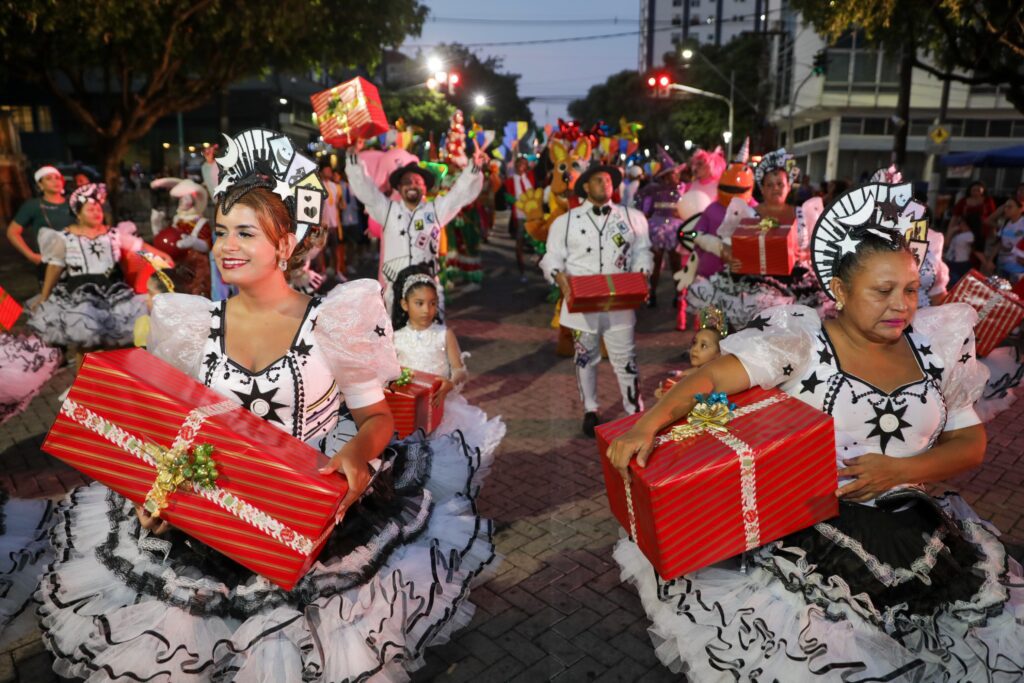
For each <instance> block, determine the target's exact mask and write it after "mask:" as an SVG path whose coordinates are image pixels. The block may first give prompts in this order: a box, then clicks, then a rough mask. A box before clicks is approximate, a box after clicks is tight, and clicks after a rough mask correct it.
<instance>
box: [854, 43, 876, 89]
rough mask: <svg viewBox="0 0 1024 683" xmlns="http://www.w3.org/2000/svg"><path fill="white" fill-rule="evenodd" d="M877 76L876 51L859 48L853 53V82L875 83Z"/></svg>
mask: <svg viewBox="0 0 1024 683" xmlns="http://www.w3.org/2000/svg"><path fill="white" fill-rule="evenodd" d="M877 76H878V53H877V52H875V51H874V50H872V51H866V50H860V51H858V52H855V53H854V60H853V82H854V83H875V81H876V78H877Z"/></svg>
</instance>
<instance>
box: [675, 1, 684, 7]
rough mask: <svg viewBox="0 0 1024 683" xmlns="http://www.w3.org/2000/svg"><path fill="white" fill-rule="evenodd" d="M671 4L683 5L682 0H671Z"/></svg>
mask: <svg viewBox="0 0 1024 683" xmlns="http://www.w3.org/2000/svg"><path fill="white" fill-rule="evenodd" d="M672 6H673V7H682V6H683V0H672Z"/></svg>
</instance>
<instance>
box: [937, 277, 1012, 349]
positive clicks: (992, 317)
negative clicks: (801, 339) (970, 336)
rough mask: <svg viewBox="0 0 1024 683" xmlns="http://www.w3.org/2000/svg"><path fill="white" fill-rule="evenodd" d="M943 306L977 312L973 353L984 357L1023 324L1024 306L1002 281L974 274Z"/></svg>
mask: <svg viewBox="0 0 1024 683" xmlns="http://www.w3.org/2000/svg"><path fill="white" fill-rule="evenodd" d="M943 303H947V304H949V303H962V304H968V305H969V306H971V307H973V308H974V310H976V311H977V312H978V322H977V323H976V324H975V325H974V342H975V352H976V353H977V354H978V356H987V355H988V354H989V353H991V351H992V349H994V348H996V347H997V346H999V345H1000V344H1001V343H1002V342H1003V340H1004V339H1006V337H1007V335H1009V334H1010V332H1012V331H1013V329H1014V328H1015V327H1017V326H1018V325H1020V324H1021V322H1022V321H1024V303H1022V302H1021V299H1020V297H1019V296H1018V295H1017V293H1016V292H1014V291H1013V289H1012V288H1011V286H1010V284H1009V283H1008V282H1006V281H1005V280H1003V279H1002V278H987V277H985V276H984V275H982V274H981V273H979V272H978V271H976V270H970V271H968V273H967V275H964V276H963V277H962V278H960V281H959V282H957V283H956V285H955V286H954V287H953V289H952V290H951V291H950V292H949V294H948V295H947V296H946V300H945V301H944V302H943Z"/></svg>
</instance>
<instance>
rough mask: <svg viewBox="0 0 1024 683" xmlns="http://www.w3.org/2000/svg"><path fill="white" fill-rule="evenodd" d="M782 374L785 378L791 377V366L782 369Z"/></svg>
mask: <svg viewBox="0 0 1024 683" xmlns="http://www.w3.org/2000/svg"><path fill="white" fill-rule="evenodd" d="M782 374H783V375H785V376H786V377H789V376H790V375H792V374H793V366H792V365H787V366H785V367H784V368H782Z"/></svg>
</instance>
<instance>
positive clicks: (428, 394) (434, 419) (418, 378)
mask: <svg viewBox="0 0 1024 683" xmlns="http://www.w3.org/2000/svg"><path fill="white" fill-rule="evenodd" d="M441 381H442V379H441V378H440V377H438V376H437V375H432V374H430V373H429V372H420V371H418V370H417V371H415V372H414V371H411V370H408V369H403V371H402V378H399V379H398V380H396V381H394V382H392V383H391V384H389V385H388V387H387V388H386V389H385V390H384V400H385V401H387V403H388V407H389V408H391V415H392V416H393V417H394V418H395V431H396V432H397V433H398V438H399V439H404V438H405V437H407V436H409V435H410V434H412V433H413V432H415V431H416V430H417V429H422V430H423V431H424V433H426V434H430V433H431V432H432V431H434V430H435V429H437V427H438V425H440V424H441V420H442V419H443V418H444V402H442V403H441V404H440V405H438V406H435V405H434V396H436V395H437V392H438V391H440V390H441Z"/></svg>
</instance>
